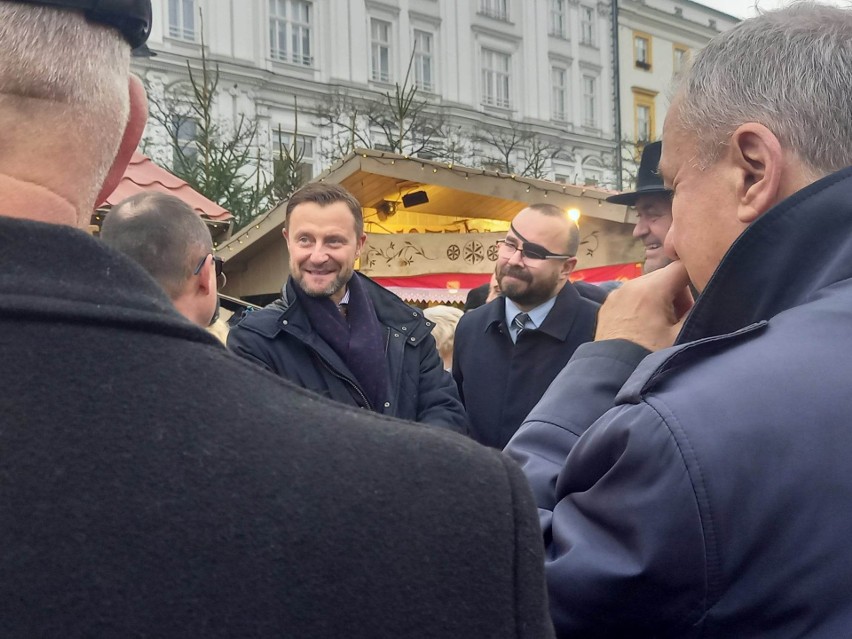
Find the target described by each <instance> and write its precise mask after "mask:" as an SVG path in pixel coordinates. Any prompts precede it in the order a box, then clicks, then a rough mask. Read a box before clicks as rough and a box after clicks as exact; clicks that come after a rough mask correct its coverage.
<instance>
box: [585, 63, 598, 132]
mask: <svg viewBox="0 0 852 639" xmlns="http://www.w3.org/2000/svg"><path fill="white" fill-rule="evenodd" d="M597 125H598V79H597V78H596V77H594V76H591V75H584V76H583V126H586V127H591V128H595V127H597Z"/></svg>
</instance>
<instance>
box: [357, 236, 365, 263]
mask: <svg viewBox="0 0 852 639" xmlns="http://www.w3.org/2000/svg"><path fill="white" fill-rule="evenodd" d="M366 241H367V234H366V233H362V234H361V237H359V238H358V245H357V246H356V247H355V257H356V258H358V257H361V250H362V249H363V248H364V243H365V242H366Z"/></svg>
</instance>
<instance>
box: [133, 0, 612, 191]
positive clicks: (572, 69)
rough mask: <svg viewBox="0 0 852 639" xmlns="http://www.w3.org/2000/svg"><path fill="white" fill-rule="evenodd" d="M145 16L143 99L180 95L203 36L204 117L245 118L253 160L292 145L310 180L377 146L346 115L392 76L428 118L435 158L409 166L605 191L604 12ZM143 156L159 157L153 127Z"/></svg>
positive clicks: (534, 1)
mask: <svg viewBox="0 0 852 639" xmlns="http://www.w3.org/2000/svg"><path fill="white" fill-rule="evenodd" d="M153 10H154V26H153V31H152V34H151V38H150V41H149V43H148V46H149V47H150V49H151V50H152V51H153V52H154V53H155V56H154V57H137V58H134V61H133V66H134V70H135V71H136V72H137V73H138V74H139V75H140V76H141V77H142V78H143V80H144V81H145V82H146V84H147V86H148V89H149V93H150V94H151V96H152V99H153V100H154V101H155V102H162V101H163V100H165V99H167V98H168V96H170V95H172V96H173V95H175V94H176V93H180V92H183V93H185V94H187V93H190V92H191V89H190V87H189V86H188V71H187V64H189V65H190V67H192V68H193V69H195V70H196V71H197V70H198V68H199V66H200V58H201V42H202V29H203V41H204V44H205V52H206V55H207V57H208V58H209V60H210V61H211V64H214V65H215V66H216V67H218V69H219V86H218V96H217V100H216V111H217V117H218V118H221V119H222V121H223V122H230V123H233V122H234V121H236V120H237V119H238V117H239V115H240V114H243V115H245V116H246V117H247V118H250V119H251V120H253V121H256V122H257V125H258V135H257V145H258V150H259V152H260V154H261V155H262V157H263V158H264V160H265V161H268V160H269V158H271V157H272V156H274V154H275V151H276V148H277V145H278V144H279V143H280V142H283V143H284V144H293V142H294V138H293V136H296V139H295V142H296V145H297V147H298V148H299V150H300V152H301V160H302V162H303V163H304V165H305V168H306V173H307V174H311V175H316V174H318V173H319V172H320V171H322V170H323V169H325V168H327V166H328V164H330V163H331V162H332V160H333V159H335V158H336V157H337V156H339V153H337V154H336V153H335V151H336V150H339V148H340V146H341V141H345V142H346V143H347V144H348V143H349V142H352V141H354V142H355V143H356V144H355V145H356V146H358V145H361V146H364V139H362V138H366V141H367V142H368V144H369V146H371V147H373V148H378V149H382V148H385V147H386V146H389V145H388V144H387V140H384V139H383V132H382V130H381V127H377V126H376V125H375V122H372V123H371V122H368V121H367V120H364V121H362V122H361V123H360V124H359V125H358V126H356V128H358V131H357V136H356V135H354V134H353V132H352V131H351V130H350V129H349V128H347V125H348V123H347V118H348V119H350V120H351V121H354V120H355V119H357V118H363V117H364V113H363V109H364V108H365V107H364V102H363V101H364V100H367V101H368V102H369V101H372V103H373V104H377V103H381V102H383V101H386V97H385V96H386V95H390V96H394V95H395V91H396V87H397V85H403V84H404V83H405V81H406V75H407V74H408V86H412V85H413V86H416V87H417V93H416V100H418V101H423V102H424V103H425V105H426V106H425V112H424V113H425V114H427V115H429V116H430V117H432V118H436V117H437V118H438V119H439V120H440V129H439V131H438V132H437V133H436V134H435V137H436V140H434V141H436V142H439V143H440V144H439V145H438V147H439V150H438V151H437V152H436V151H435V148H434V147H435V146H436V145H434V144H433V145H432V148H430V149H426V148H421V149H415V148H413V147H412V148H413V150H412V154H414V155H418V154H422V156H423V157H428V158H431V159H448V160H449V161H455V162H457V163H459V164H465V163H470V164H474V165H475V166H485V167H489V166H490V167H493V168H495V169H497V170H503V171H506V172H513V171H517V172H518V174H522V173H525V174H527V175H532V176H533V177H548V178H551V179H558V180H562V181H566V182H571V183H579V184H584V183H588V184H600V185H604V186H612V185H613V184H614V175H615V173H614V170H613V166H614V158H615V153H616V143H615V135H614V132H615V111H614V102H613V96H614V85H613V77H614V74H613V66H612V38H611V34H612V28H611V11H612V6H611V4H610V3H609V2H599V1H596V0H153ZM409 65H410V69H409ZM359 100H360V101H361V102H358V101H359ZM356 103H358V104H359V105H360V106H358V107H357V108H356V107H355V106H353V105H355V104H356ZM346 108H349V109H350V111H351V112H346ZM358 109H360V110H361V112H360V113H359V112H358ZM186 124H188V125H189V126H187V127H186V131H185V132H181V133H182V134H185V136H186V139H187V144H188V145H190V144H191V142H190V140H191V137H192V134H193V131H192V126H191V125H192V123H191V122H190V123H186ZM359 127H360V128H359ZM414 135H415V136H416V132H415V134H414ZM356 138H357V139H356ZM530 145H532V147H533V148H530ZM447 149H449V151H447ZM145 150H146V151H147V152H148V153H149V154H150V155H152V156H153V157H154V158H155V159H156V160H157V161H158V162H161V163H164V164H166V165H168V164H169V163H170V161H171V154H172V153H173V151H172V150H171V149H170V148H169V145H168V141H167V136H166V135H165V134H164V131H163V129H162V127H161V126H159V125H158V124H157V123H156V122H152V123H151V125H150V126H149V129H148V130H147V132H146V137H145ZM394 150H397V149H394ZM442 152H443V153H445V154H446V153H449V154H450V157H442ZM532 165H534V166H533V167H532V168H531V166H532Z"/></svg>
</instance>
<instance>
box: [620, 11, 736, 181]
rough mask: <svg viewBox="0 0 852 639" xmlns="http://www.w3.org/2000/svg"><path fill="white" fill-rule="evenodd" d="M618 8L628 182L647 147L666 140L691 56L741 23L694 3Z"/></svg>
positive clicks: (622, 134) (622, 107)
mask: <svg viewBox="0 0 852 639" xmlns="http://www.w3.org/2000/svg"><path fill="white" fill-rule="evenodd" d="M617 5H618V6H617V11H618V50H619V56H618V62H619V64H618V67H617V75H618V78H619V81H618V87H619V95H618V96H617V101H618V102H619V110H620V112H621V119H620V125H621V131H620V136H621V140H622V158H623V161H624V165H625V166H624V172H623V173H624V176H625V181H627V180H629V179H630V178H632V176H633V174H634V173H635V168H636V167H635V162H634V161H633V160H634V158H635V157H636V156H638V152H639V151H640V150H641V147H642V145H643V144H644V143H646V142H652V141H654V140H657V139H659V138H660V136H661V135H662V129H663V122H664V121H665V116H666V112H667V110H668V105H669V95H668V93H669V89H670V88H671V84H672V79H673V78H674V77H675V76H676V74H677V73H679V72H680V71H681V70H682V69H683V67H684V65H685V64H686V63H687V61H688V60H689V58H690V56H691V55H693V54H694V53H695V52H696V51H698V50H699V49H701V48H702V47H703V46H704V45H705V44H707V42H708V41H709V40H710V38H712V37H713V36H715V35H717V34H718V33H720V32H722V31H726V30H728V29H730V28H732V27H734V26H735V25H736V24H737V23H738V22H739V19H738V18H735V17H734V16H730V15H728V14H725V13H722V12H720V11H716V10H715V9H711V8H709V7H706V6H704V5H702V4H699V3H698V2H693V1H692V0H617ZM624 186H625V188H627V187H628V186H629V184H625V185H624Z"/></svg>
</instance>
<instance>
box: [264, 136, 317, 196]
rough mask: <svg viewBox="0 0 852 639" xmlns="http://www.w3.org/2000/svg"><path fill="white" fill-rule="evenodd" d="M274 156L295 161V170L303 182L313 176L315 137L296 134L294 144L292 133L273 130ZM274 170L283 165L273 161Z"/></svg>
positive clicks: (280, 168)
mask: <svg viewBox="0 0 852 639" xmlns="http://www.w3.org/2000/svg"><path fill="white" fill-rule="evenodd" d="M272 138H273V149H274V153H275V155H274V158H275V159H276V160H281V159H282V157H283V158H285V159H287V158H289V159H290V160H291V161H293V162H295V163H296V166H297V167H298V168H297V172H298V174H299V177H300V179H299V182H300V183H301V184H305V183H306V182H308V181H310V179H311V178H312V177H313V176H314V161H315V160H316V157H315V155H314V153H315V152H314V147H315V144H314V143H315V139H314V138H313V137H311V136H309V135H301V134H299V135H297V136H296V139H295V144H294V140H293V134H292V133H284V132H283V131H275V132H274V133H273V134H272ZM273 166H274V167H275V170H276V171H279V170H283V169H284V167H283V166H282V164H281V163H280V162H273Z"/></svg>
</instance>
